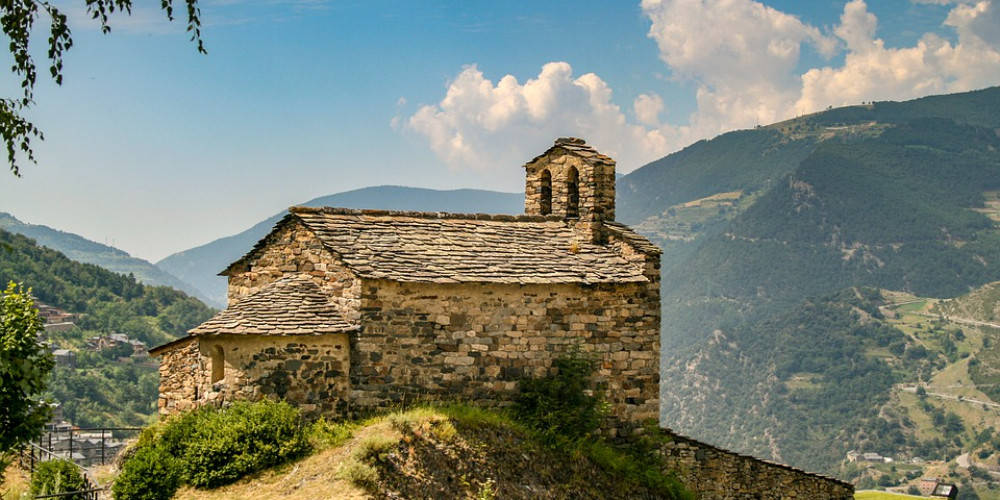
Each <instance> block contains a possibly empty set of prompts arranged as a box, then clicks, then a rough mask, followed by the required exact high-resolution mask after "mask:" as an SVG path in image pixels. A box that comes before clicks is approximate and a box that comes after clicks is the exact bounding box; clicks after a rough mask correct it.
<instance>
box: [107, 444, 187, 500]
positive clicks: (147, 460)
mask: <svg viewBox="0 0 1000 500" xmlns="http://www.w3.org/2000/svg"><path fill="white" fill-rule="evenodd" d="M180 484H181V468H180V464H179V463H178V461H177V459H176V458H174V457H173V456H172V455H170V453H167V452H166V450H165V449H164V448H162V447H159V446H141V447H139V448H137V449H136V450H135V452H134V453H133V454H132V456H131V457H130V458H129V459H128V460H127V461H125V463H124V464H123V465H122V471H121V473H119V474H118V477H117V478H116V479H115V483H114V485H112V487H111V492H112V493H114V496H115V498H116V499H119V500H169V499H170V498H171V497H173V496H174V492H176V491H177V488H179V487H180Z"/></svg>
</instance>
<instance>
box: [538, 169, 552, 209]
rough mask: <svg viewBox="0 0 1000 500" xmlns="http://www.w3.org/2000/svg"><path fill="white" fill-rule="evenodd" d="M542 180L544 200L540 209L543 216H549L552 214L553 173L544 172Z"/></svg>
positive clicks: (540, 203)
mask: <svg viewBox="0 0 1000 500" xmlns="http://www.w3.org/2000/svg"><path fill="white" fill-rule="evenodd" d="M541 180H542V186H541V195H542V198H541V200H540V201H539V207H538V208H539V211H540V212H541V214H542V215H549V214H551V213H552V172H549V171H548V170H542V175H541Z"/></svg>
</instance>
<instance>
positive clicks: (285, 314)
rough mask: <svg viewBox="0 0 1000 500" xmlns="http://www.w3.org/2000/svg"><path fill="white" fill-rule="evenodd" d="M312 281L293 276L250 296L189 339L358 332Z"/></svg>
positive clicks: (297, 275)
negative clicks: (196, 337) (195, 336)
mask: <svg viewBox="0 0 1000 500" xmlns="http://www.w3.org/2000/svg"><path fill="white" fill-rule="evenodd" d="M358 328H359V327H358V325H356V324H352V323H350V322H348V321H347V320H345V319H344V317H343V316H341V314H340V312H339V311H338V310H337V308H336V306H335V305H333V304H332V303H330V301H329V298H328V296H327V295H326V294H324V293H323V291H322V290H321V289H320V287H319V285H317V284H316V282H315V281H313V280H312V279H310V278H308V277H306V276H304V275H301V274H292V275H288V276H285V277H283V278H281V279H279V280H277V281H275V282H274V283H271V284H269V285H267V286H265V287H264V288H262V289H260V290H259V291H257V292H256V293H253V294H250V295H248V296H246V297H244V298H242V299H240V300H239V301H237V302H236V303H235V304H233V305H231V306H229V307H228V308H226V309H225V310H223V311H221V312H219V313H218V314H216V315H215V316H214V317H212V318H211V319H209V320H208V321H206V322H204V323H202V324H200V325H198V326H196V327H195V328H193V329H191V330H190V332H189V333H190V334H191V335H217V334H222V333H226V334H245V335H321V334H325V333H340V332H348V331H353V330H357V329H358Z"/></svg>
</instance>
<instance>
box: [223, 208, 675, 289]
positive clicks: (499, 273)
mask: <svg viewBox="0 0 1000 500" xmlns="http://www.w3.org/2000/svg"><path fill="white" fill-rule="evenodd" d="M295 222H300V223H302V224H303V225H304V226H305V227H306V228H308V229H309V230H310V231H312V232H313V233H314V234H315V235H316V236H317V237H318V238H319V240H320V241H321V242H322V243H323V245H324V246H325V247H326V248H327V249H328V250H330V251H331V252H333V253H334V254H335V255H336V256H338V257H339V258H340V259H341V260H342V261H343V262H344V264H345V265H346V266H347V267H348V268H349V269H350V270H351V271H353V272H354V273H355V274H357V275H358V276H359V277H362V278H369V279H388V280H393V281H403V282H428V283H469V282H488V283H514V284H528V283H586V284H589V283H631V282H645V281H648V278H646V276H645V275H644V274H643V266H641V265H639V264H637V263H635V262H630V261H628V260H626V259H624V258H622V256H621V255H619V254H618V253H617V252H616V251H615V250H614V249H613V248H610V247H608V246H605V245H598V244H594V243H591V242H589V241H586V240H585V239H584V238H581V237H580V236H579V234H578V233H576V232H575V231H574V229H573V227H571V226H570V225H569V224H568V223H567V222H566V221H565V220H563V219H562V218H560V217H558V216H526V215H522V216H512V215H486V214H449V213H438V212H399V211H384V210H351V209H341V208H329V207H326V208H307V207H292V208H291V209H289V214H288V215H287V216H285V218H284V219H282V220H281V221H280V222H279V223H278V224H277V226H276V228H277V227H282V226H283V225H284V224H289V223H295ZM609 228H610V229H611V230H612V231H613V232H615V233H617V234H619V235H620V236H622V237H623V239H626V241H628V242H629V243H630V244H633V245H634V246H636V248H637V250H639V251H641V252H645V253H651V254H652V253H655V254H658V253H659V249H658V248H656V247H655V246H654V245H652V244H651V243H649V241H648V240H646V239H645V238H643V237H641V236H639V235H638V234H636V233H634V232H632V231H631V230H629V229H628V228H627V227H625V226H622V225H619V224H609ZM267 244H268V241H267V238H265V239H263V240H261V241H260V242H258V243H257V245H256V246H255V247H254V249H253V250H251V251H250V253H248V254H247V255H245V256H244V257H243V258H241V259H240V260H238V261H236V262H234V263H233V264H231V265H230V266H229V268H227V269H226V270H225V271H223V272H222V273H221V274H223V275H227V274H229V272H231V271H232V270H233V269H234V268H235V267H236V266H238V265H240V264H242V263H243V262H245V261H246V260H248V259H250V258H252V257H253V256H254V255H255V254H256V253H257V252H258V251H260V250H261V249H263V248H264V247H265V246H266V245H267Z"/></svg>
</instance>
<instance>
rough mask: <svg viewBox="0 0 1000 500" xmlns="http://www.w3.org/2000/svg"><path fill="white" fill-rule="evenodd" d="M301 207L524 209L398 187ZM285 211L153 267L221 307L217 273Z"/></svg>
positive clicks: (481, 195)
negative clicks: (189, 284)
mask: <svg viewBox="0 0 1000 500" xmlns="http://www.w3.org/2000/svg"><path fill="white" fill-rule="evenodd" d="M302 205H305V206H309V207H323V206H328V207H343V208H372V209H382V210H419V211H439V212H460V213H466V212H472V213H495V214H517V213H521V212H523V211H524V195H523V194H521V193H499V192H496V191H482V190H476V189H456V190H451V191H440V190H436V189H422V188H410V187H401V186H376V187H369V188H363V189H357V190H354V191H347V192H344V193H338V194H334V195H330V196H323V197H320V198H316V199H313V200H309V201H307V202H305V203H302ZM285 213H286V212H285V211H284V210H282V211H280V212H278V213H277V214H275V215H274V216H273V217H270V218H268V219H265V220H263V221H261V222H259V223H257V224H256V225H254V226H253V227H251V228H250V229H247V230H246V231H243V232H242V233H239V234H235V235H233V236H228V237H225V238H220V239H218V240H215V241H213V242H211V243H207V244H205V245H202V246H200V247H195V248H192V249H190V250H185V251H183V252H178V253H175V254H173V255H170V256H168V257H166V258H165V259H163V260H161V261H159V262H157V263H156V265H157V266H159V267H160V268H161V269H164V270H166V271H167V272H169V273H171V274H173V275H175V276H178V277H180V278H181V279H183V280H184V281H187V282H189V283H192V284H193V285H194V286H196V287H198V289H199V290H201V291H202V293H203V294H204V295H207V296H208V297H209V298H210V299H211V300H212V304H213V305H216V306H224V305H225V303H226V280H225V278H222V277H220V276H217V274H218V273H219V272H220V271H222V270H223V269H225V267H226V266H228V265H229V264H230V263H231V262H233V261H234V260H236V259H238V258H240V257H241V256H243V254H244V253H246V252H247V251H248V250H249V249H250V248H251V247H252V246H253V245H254V243H256V242H257V241H258V240H260V239H261V238H263V237H264V236H265V235H267V233H268V232H270V231H271V228H272V227H274V224H275V223H276V222H278V220H279V219H281V217H283V216H284V215H285Z"/></svg>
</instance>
